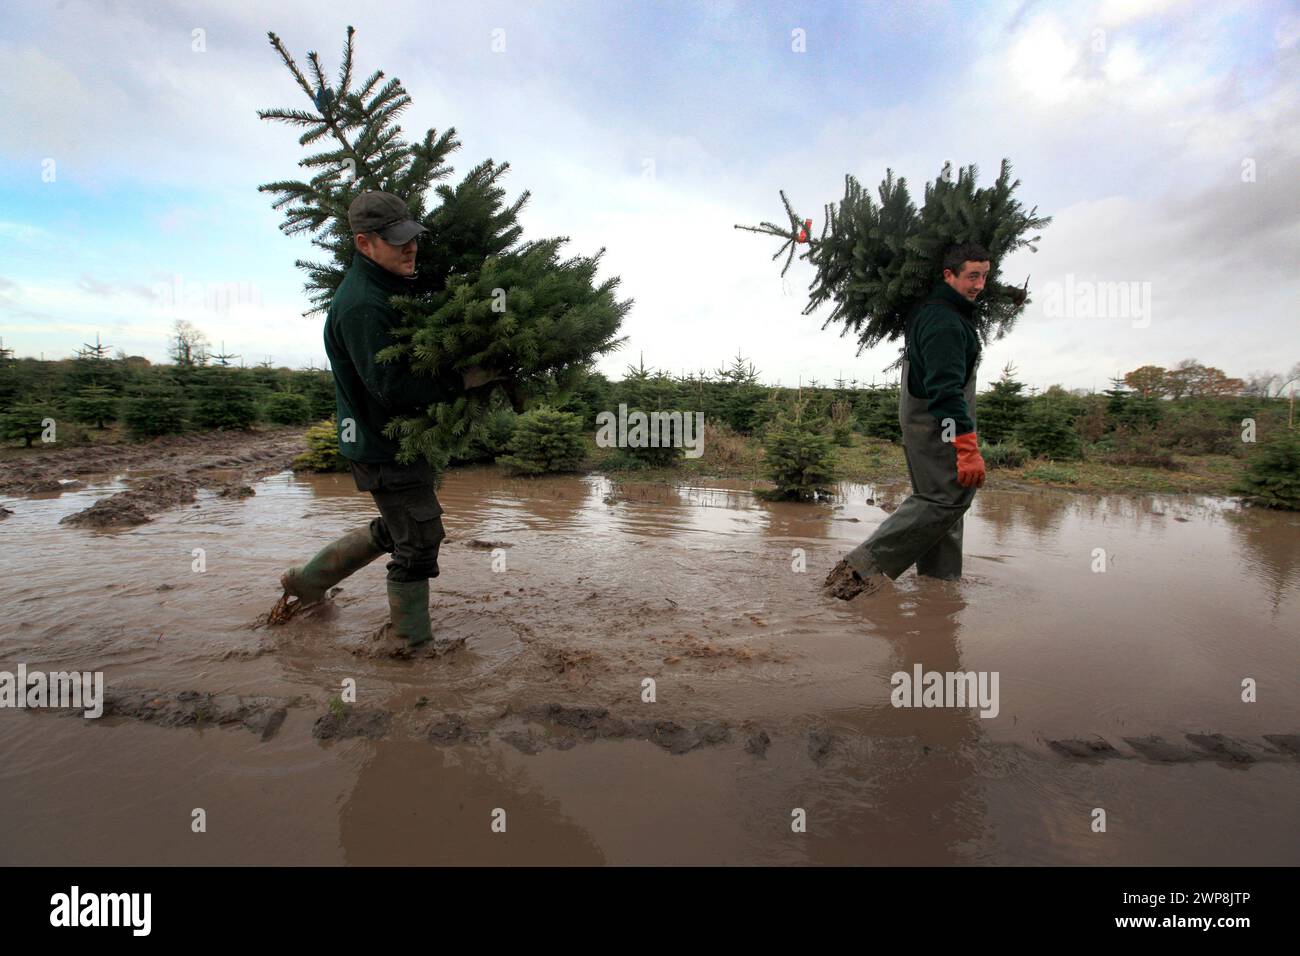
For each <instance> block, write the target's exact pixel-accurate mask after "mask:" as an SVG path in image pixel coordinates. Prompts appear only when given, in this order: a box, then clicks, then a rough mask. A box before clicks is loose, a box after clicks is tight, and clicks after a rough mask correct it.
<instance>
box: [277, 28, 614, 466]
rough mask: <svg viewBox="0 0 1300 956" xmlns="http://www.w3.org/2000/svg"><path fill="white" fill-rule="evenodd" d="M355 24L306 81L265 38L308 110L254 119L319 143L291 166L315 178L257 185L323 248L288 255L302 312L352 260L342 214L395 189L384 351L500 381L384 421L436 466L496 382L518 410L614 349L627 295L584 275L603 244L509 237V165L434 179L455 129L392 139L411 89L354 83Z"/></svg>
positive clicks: (451, 451) (406, 454) (480, 420)
mask: <svg viewBox="0 0 1300 956" xmlns="http://www.w3.org/2000/svg"><path fill="white" fill-rule="evenodd" d="M354 33H355V31H354V30H353V29H352V28H351V27H348V30H347V40H346V44H345V46H344V50H343V62H342V67H341V69H340V72H339V76H338V80H337V83H336V85H333V86H332V85H331V84H330V82H329V81H328V80H327V79H326V76H325V73H324V71H323V69H322V66H321V62H320V58H319V57H318V56H317V55H316V54H315V53H314V52H313V53H308V54H307V62H308V67H309V70H310V75H311V76H310V79H309V78H308V76H307V74H305V73H304V72H303V71H302V70H301V69H300V68H299V66H298V64H297V63H296V62H295V61H294V59H293V57H292V56H290V54H289V52H288V50H287V49H286V48H285V46H284V44H283V43H282V42H281V41H280V39H279V37H277V36H276V35H275V34H274V33H271V34H268V36H269V38H270V41H271V45H272V46H273V47H274V48H275V50H276V52H277V53H278V54H279V55H280V58H281V60H283V62H284V64H285V66H286V67H287V68H288V70H289V72H290V73H291V74H292V76H293V78H294V80H295V81H296V83H297V84H298V86H299V88H300V89H301V90H302V91H303V93H305V94H306V95H307V97H308V99H309V100H310V101H311V103H312V109H310V110H308V109H271V110H262V111H260V112H259V116H261V118H263V119H267V120H273V121H278V122H284V123H288V124H291V125H294V126H297V127H299V128H301V129H302V130H303V133H302V135H301V137H300V138H299V143H301V144H302V145H304V146H308V145H311V144H313V143H317V142H321V141H323V142H324V143H325V144H326V148H324V149H323V150H322V151H320V152H317V153H313V154H312V155H310V156H308V157H306V158H305V159H303V160H301V161H300V165H301V166H303V167H304V168H306V169H308V170H310V171H312V172H313V173H314V175H313V176H312V178H311V179H310V180H309V181H307V182H302V181H298V180H284V181H280V182H274V183H268V184H266V185H263V186H261V187H259V188H260V189H262V190H264V191H266V192H269V193H272V194H273V195H275V196H276V198H275V200H274V202H273V203H272V205H273V207H274V208H276V209H278V210H282V211H283V212H284V216H285V219H284V223H283V224H282V225H281V227H280V228H281V229H282V230H283V231H284V232H285V233H287V234H296V233H306V234H309V235H311V237H312V240H311V241H312V243H313V244H314V245H316V246H317V247H319V248H321V249H324V250H325V251H327V252H328V253H329V255H330V259H329V260H328V261H326V262H323V263H320V262H307V261H299V263H298V265H299V266H300V267H301V268H302V269H304V270H305V271H306V273H307V277H308V278H307V292H308V295H309V297H310V299H311V301H312V304H313V306H314V307H315V309H321V308H323V307H324V306H325V305H326V304H327V303H328V301H329V299H330V297H331V296H332V295H333V292H334V290H335V289H336V288H337V287H338V284H339V282H341V281H342V278H343V275H344V273H345V271H346V269H347V268H348V266H349V264H350V263H351V261H352V258H353V255H354V248H353V238H352V235H351V232H350V230H349V227H348V222H347V210H348V207H349V205H350V204H351V202H352V200H353V199H354V198H355V197H356V196H357V195H359V194H360V193H361V192H363V191H366V190H372V189H375V190H383V191H386V192H390V193H394V194H396V195H398V196H401V197H403V198H404V199H405V200H406V201H407V204H408V206H409V207H410V211H411V215H412V217H413V218H415V219H417V220H419V221H420V222H422V223H423V224H424V225H425V226H426V228H428V230H429V232H428V234H427V235H426V236H425V237H424V238H423V239H422V240H421V242H420V244H419V247H418V250H419V251H418V253H417V259H416V266H417V279H416V282H415V283H414V288H413V294H412V295H410V296H403V297H397V298H395V299H394V300H393V304H394V305H395V306H397V307H398V308H399V309H401V311H402V313H403V315H404V318H405V323H404V325H403V327H402V328H401V329H400V330H398V333H397V336H398V339H399V341H398V343H397V344H396V345H395V346H393V347H392V348H390V349H385V350H384V351H383V353H381V354H382V356H383V359H384V360H389V361H400V362H406V363H409V367H410V369H411V370H412V373H413V374H416V375H433V376H438V377H440V378H441V377H446V376H449V375H451V374H452V373H459V372H462V371H465V370H467V369H469V368H472V367H474V366H481V367H485V368H493V369H496V370H498V371H499V372H501V373H502V374H503V375H504V376H505V380H504V382H502V383H501V384H500V385H499V386H487V387H484V388H481V389H476V390H475V392H474V393H473V394H470V395H467V396H465V397H462V398H459V399H458V400H456V401H455V402H454V403H452V404H450V405H447V404H443V405H436V406H433V407H431V408H430V410H429V414H428V415H426V416H422V417H419V418H413V417H408V418H400V419H395V420H393V421H392V422H390V423H389V426H388V430H387V433H388V434H389V435H390V436H393V437H398V438H400V440H401V448H402V451H401V454H400V456H399V457H400V458H401V460H403V461H410V460H412V459H413V458H415V457H416V456H418V455H423V456H424V457H425V458H426V459H427V460H429V461H430V462H431V463H433V464H435V465H441V464H442V463H444V462H445V461H446V460H447V459H448V458H449V457H450V456H452V455H458V454H460V453H463V452H464V451H465V450H466V449H467V448H468V446H469V445H470V444H471V442H472V441H473V440H474V438H475V436H476V435H478V434H480V433H481V430H482V428H483V427H484V425H485V420H486V417H487V414H488V406H489V401H490V398H491V395H492V393H493V391H494V390H495V388H497V387H500V388H502V389H504V391H505V392H506V394H507V395H508V396H509V397H510V401H511V404H512V405H513V406H514V407H515V409H516V411H522V410H523V407H524V405H525V403H526V402H527V401H528V396H529V395H530V394H534V393H536V392H539V391H541V390H543V389H545V388H548V387H552V386H554V387H557V388H559V389H560V390H561V391H564V390H566V389H568V388H570V387H571V386H572V385H573V384H574V382H575V381H576V380H577V379H579V378H580V377H581V374H582V372H583V371H584V370H585V368H586V366H587V365H588V364H589V363H590V361H591V360H592V359H593V358H595V357H596V356H598V355H603V354H607V353H608V352H611V351H613V350H614V349H616V348H617V347H618V346H619V345H620V344H621V342H622V340H621V339H619V338H616V333H617V332H618V329H619V326H620V325H621V323H622V320H623V316H624V315H625V314H626V312H627V311H628V310H629V309H630V308H631V306H632V302H631V300H627V301H621V302H620V301H618V300H617V299H616V298H615V296H614V291H615V289H616V288H617V285H618V279H617V278H611V279H608V280H606V281H605V282H603V283H601V284H600V285H599V286H597V285H594V284H593V281H594V276H595V273H596V270H597V268H598V266H599V261H600V258H601V256H602V255H603V254H604V250H603V249H602V250H601V251H600V252H598V253H597V254H596V255H595V256H592V257H574V258H569V259H564V260H561V258H560V255H559V250H560V247H561V246H562V245H563V244H564V243H565V242H567V241H568V240H567V237H555V238H550V239H542V240H534V241H530V242H524V243H520V237H521V235H522V228H521V227H520V226H519V224H518V222H517V217H518V213H519V210H520V209H521V208H522V207H523V205H524V203H525V202H526V201H527V199H528V193H527V192H524V193H523V194H522V195H521V196H520V197H519V198H518V199H517V200H516V201H515V202H514V203H512V204H511V205H509V206H506V205H504V204H503V197H504V196H505V190H504V189H502V188H501V186H499V185H498V180H499V179H500V178H501V177H502V176H503V175H504V174H505V172H506V171H507V170H508V169H509V164H508V163H502V164H500V165H498V164H496V163H495V162H493V161H492V160H491V159H488V160H485V161H484V162H482V163H480V164H479V165H478V166H476V167H475V168H474V169H472V170H471V171H470V172H469V174H468V175H466V176H465V178H464V179H463V180H462V181H461V183H460V184H459V185H457V186H455V187H454V188H453V187H451V186H448V185H447V184H445V183H439V180H442V179H445V178H446V177H448V176H449V175H451V173H452V171H453V170H452V168H451V167H450V166H449V165H447V163H446V160H447V159H448V157H449V156H450V154H451V153H452V152H453V151H455V150H456V149H458V148H459V147H460V143H459V142H458V141H457V140H456V138H455V135H456V131H455V129H454V128H448V129H447V130H445V131H444V132H443V133H441V134H438V133H437V132H436V131H435V130H433V129H430V130H428V132H427V133H426V134H425V136H424V138H423V139H422V140H418V141H415V142H408V141H407V140H405V139H403V138H402V136H401V127H400V126H398V125H397V124H396V120H397V118H398V117H399V116H400V114H401V113H402V112H403V111H404V110H405V109H406V108H407V107H408V106H409V105H410V103H411V98H410V96H409V95H408V94H407V92H406V90H405V89H404V88H403V86H402V84H401V82H400V81H399V80H397V79H396V78H392V79H389V80H387V81H386V82H383V84H382V85H381V81H382V80H384V73H383V71H380V70H376V71H375V72H374V73H372V74H371V75H370V76H369V77H367V78H366V79H365V80H364V81H362V82H360V83H359V84H355V83H354V77H353V37H354ZM431 191H432V192H433V193H434V196H430V195H429V193H430V192H431ZM435 199H436V201H432V202H431V200H435Z"/></svg>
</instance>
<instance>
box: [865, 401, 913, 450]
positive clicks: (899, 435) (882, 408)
mask: <svg viewBox="0 0 1300 956" xmlns="http://www.w3.org/2000/svg"><path fill="white" fill-rule="evenodd" d="M898 398H899V391H898V389H897V388H884V389H872V390H871V391H870V392H867V393H866V395H864V396H863V399H862V431H863V432H865V433H866V434H868V435H870V436H871V437H872V438H883V439H884V440H885V441H891V442H894V443H896V444H897V443H899V442H901V441H902V440H903V428H902V426H901V425H900V424H899V422H898Z"/></svg>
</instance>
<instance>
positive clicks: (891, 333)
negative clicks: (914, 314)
mask: <svg viewBox="0 0 1300 956" xmlns="http://www.w3.org/2000/svg"><path fill="white" fill-rule="evenodd" d="M977 175H978V168H977V167H976V166H974V165H971V166H967V167H964V168H962V169H960V170H959V171H958V174H957V179H956V181H955V182H954V181H953V179H952V176H951V167H950V166H949V165H948V164H945V165H944V168H943V171H942V173H941V174H940V176H939V178H938V179H936V180H935V181H934V182H931V183H927V184H926V187H925V202H924V203H923V205H922V207H921V209H920V210H919V211H918V210H917V208H916V206H915V205H914V204H913V203H912V199H911V196H910V195H909V193H908V190H907V181H906V179H904V178H902V177H900V178H898V179H895V178H894V173H893V170H886V171H885V179H884V181H883V182H882V183H881V184H880V187H879V190H878V193H879V197H880V199H879V202H876V200H874V199H873V198H872V196H871V195H870V193H867V192H865V191H864V190H863V188H862V186H861V185H860V184H859V183H858V181H857V180H856V179H855V178H854V177H853V176H851V175H848V176H845V177H844V180H845V186H844V198H843V199H841V200H840V202H839V206H838V208H836V207H835V206H834V205H833V204H830V203H828V204H827V205H826V207H825V210H826V223H825V225H824V226H823V228H822V235H821V238H820V239H814V238H812V236H811V235H810V234H808V232H809V230H808V226H809V225H810V224H811V220H802V219H801V218H800V216H799V215H798V214H797V213H796V212H795V211H794V209H793V208H792V207H791V206H790V201H789V200H788V199H787V198H786V195H785V192H784V191H782V192H781V202H782V204H783V205H784V206H785V212H786V215H787V217H788V218H789V226H788V227H784V228H783V227H781V226H777V225H775V224H774V223H770V222H764V223H762V224H760V225H758V226H740V225H738V226H736V228H737V229H746V230H749V231H751V232H758V233H763V234H765V235H773V236H777V237H779V238H781V239H783V240H785V241H784V242H783V243H782V245H781V247H780V248H779V249H778V250H777V251H776V254H775V255H773V257H772V258H773V259H776V258H778V257H779V256H780V255H781V254H782V253H783V252H784V253H787V257H786V263H785V267H784V268H782V270H781V274H782V275H783V276H784V275H785V272H786V270H787V269H789V268H790V264H791V262H793V260H794V254H795V252H796V247H797V246H799V245H801V244H803V242H806V243H807V246H808V248H807V249H806V250H805V251H803V252H801V253H800V255H799V258H801V259H807V260H808V261H809V262H810V263H812V265H813V266H814V267H815V268H816V270H817V271H816V275H815V277H814V279H813V282H812V284H811V286H810V296H809V299H808V304H807V306H806V307H805V308H804V310H803V312H804V315H810V314H812V313H813V312H814V311H816V310H817V309H818V308H820V307H821V306H822V305H823V304H825V303H827V302H830V303H832V305H833V308H832V311H831V313H830V315H829V316H828V317H827V319H826V321H825V322H824V323H823V325H822V328H827V327H828V326H831V325H834V324H838V325H841V326H843V328H842V329H841V335H848V334H849V333H853V334H854V335H856V336H857V339H858V354H859V355H861V354H862V352H864V351H866V350H867V349H870V348H872V347H874V346H876V345H878V344H880V343H881V342H885V341H894V340H897V339H899V338H901V336H902V334H903V326H904V324H905V322H906V320H907V317H908V315H909V314H910V313H911V311H912V310H913V309H914V308H915V307H916V306H917V305H919V304H920V303H921V302H922V301H924V299H925V297H926V296H927V295H928V293H929V292H930V289H931V287H932V286H933V285H934V283H935V282H936V281H937V280H938V279H939V278H940V277H941V275H942V266H941V262H942V258H943V254H944V251H945V250H946V249H947V248H948V247H949V246H951V245H954V244H956V243H962V242H975V243H978V244H980V245H982V246H983V247H984V248H985V249H987V250H988V251H989V255H990V257H991V262H990V270H989V275H988V279H987V282H986V284H985V287H984V294H983V295H981V296H980V298H979V300H978V303H977V307H976V311H975V315H974V321H975V325H976V328H977V329H978V331H979V334H980V338H981V340H982V341H983V343H984V344H985V345H987V344H988V343H989V342H990V341H992V340H994V339H999V338H1001V337H1002V336H1003V335H1005V334H1006V333H1007V332H1008V331H1010V329H1011V327H1012V325H1013V324H1014V322H1015V320H1016V317H1017V315H1018V314H1019V312H1020V310H1021V309H1022V308H1023V307H1024V305H1025V303H1026V302H1027V301H1028V288H1029V285H1028V279H1026V280H1025V285H1024V286H1023V287H1022V288H1015V287H1012V286H1007V285H1004V284H1002V283H1001V282H999V281H998V276H999V271H1000V265H1001V263H1002V262H1003V261H1004V260H1005V258H1006V256H1007V255H1008V254H1010V253H1011V252H1013V251H1015V250H1016V249H1019V248H1021V247H1022V246H1028V247H1029V248H1030V249H1031V250H1032V251H1035V252H1036V251H1037V249H1036V248H1035V247H1034V245H1033V244H1034V243H1035V242H1036V241H1037V239H1038V237H1037V236H1034V237H1032V238H1030V237H1027V236H1026V233H1028V232H1030V231H1032V230H1035V229H1041V228H1042V227H1044V226H1046V225H1047V224H1048V223H1050V222H1051V219H1050V218H1040V217H1037V216H1035V213H1036V212H1037V207H1034V209H1031V210H1029V212H1027V213H1026V212H1025V211H1024V210H1023V207H1022V206H1021V204H1020V202H1019V201H1018V200H1016V199H1015V198H1013V193H1014V192H1015V190H1016V187H1018V186H1019V185H1020V181H1019V180H1016V181H1015V182H1012V180H1011V162H1010V160H1007V159H1004V160H1003V161H1002V171H1001V174H1000V175H999V177H998V179H997V182H996V183H995V184H994V185H993V186H992V187H989V188H984V189H976V188H975V181H976V177H977ZM801 236H803V239H801ZM900 352H901V350H900ZM900 362H901V354H900ZM895 364H896V365H897V364H898V363H895Z"/></svg>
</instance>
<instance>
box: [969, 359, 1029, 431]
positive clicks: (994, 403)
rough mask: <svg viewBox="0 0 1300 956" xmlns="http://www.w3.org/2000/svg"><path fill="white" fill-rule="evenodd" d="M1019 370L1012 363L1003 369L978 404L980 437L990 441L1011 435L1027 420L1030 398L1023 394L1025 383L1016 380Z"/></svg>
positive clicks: (977, 423) (977, 424)
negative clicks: (1026, 413)
mask: <svg viewBox="0 0 1300 956" xmlns="http://www.w3.org/2000/svg"><path fill="white" fill-rule="evenodd" d="M1015 373H1016V369H1015V366H1014V365H1012V364H1011V363H1010V362H1008V363H1007V364H1006V366H1005V367H1004V368H1003V369H1002V377H1001V378H1000V379H998V380H997V381H996V382H994V383H993V387H992V388H990V389H989V390H988V391H987V392H985V393H984V394H983V395H981V396H980V397H979V401H978V402H977V403H976V412H977V415H978V420H977V422H976V426H977V430H978V431H979V435H980V438H983V439H986V440H987V441H988V442H989V444H998V443H999V442H1002V441H1005V440H1006V439H1008V438H1010V437H1011V436H1012V435H1014V434H1015V432H1016V429H1017V428H1019V427H1020V423H1021V422H1023V421H1024V420H1025V405H1026V402H1027V401H1028V399H1026V398H1025V397H1024V396H1023V395H1021V394H1020V392H1021V391H1022V390H1023V389H1024V387H1025V386H1024V383H1023V382H1017V381H1016V380H1015V377H1014V376H1015Z"/></svg>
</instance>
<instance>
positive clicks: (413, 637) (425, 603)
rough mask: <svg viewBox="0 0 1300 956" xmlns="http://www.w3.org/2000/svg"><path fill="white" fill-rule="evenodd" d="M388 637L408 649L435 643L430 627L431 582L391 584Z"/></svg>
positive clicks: (389, 584)
mask: <svg viewBox="0 0 1300 956" xmlns="http://www.w3.org/2000/svg"><path fill="white" fill-rule="evenodd" d="M387 630H388V634H389V635H390V636H392V637H394V638H397V639H398V640H401V641H405V642H406V647H407V648H412V647H420V646H421V645H423V644H428V643H429V641H431V640H433V632H432V628H431V627H430V626H429V579H428V578H423V579H421V580H419V581H389V582H388V629H387Z"/></svg>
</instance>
